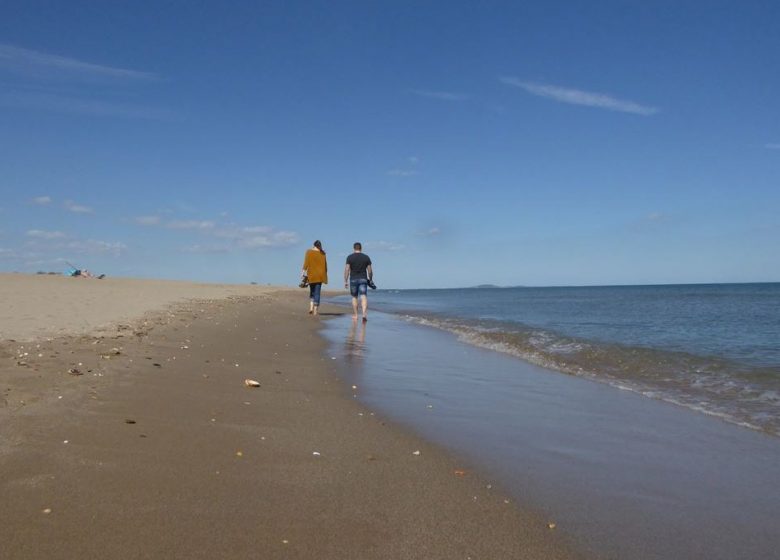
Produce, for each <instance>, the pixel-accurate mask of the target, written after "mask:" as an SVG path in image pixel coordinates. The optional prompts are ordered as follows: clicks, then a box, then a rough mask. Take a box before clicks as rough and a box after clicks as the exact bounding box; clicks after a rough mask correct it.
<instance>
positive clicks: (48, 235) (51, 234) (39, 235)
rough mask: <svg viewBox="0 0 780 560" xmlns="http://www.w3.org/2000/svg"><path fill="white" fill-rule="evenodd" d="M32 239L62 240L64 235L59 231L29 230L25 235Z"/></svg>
mask: <svg viewBox="0 0 780 560" xmlns="http://www.w3.org/2000/svg"><path fill="white" fill-rule="evenodd" d="M25 235H27V237H32V238H34V239H64V238H65V234H64V233H63V232H61V231H47V230H42V229H31V230H28V231H27V233H26V234H25Z"/></svg>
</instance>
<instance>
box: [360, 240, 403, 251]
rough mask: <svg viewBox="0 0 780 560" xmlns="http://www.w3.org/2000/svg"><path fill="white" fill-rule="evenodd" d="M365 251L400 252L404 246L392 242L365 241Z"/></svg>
mask: <svg viewBox="0 0 780 560" xmlns="http://www.w3.org/2000/svg"><path fill="white" fill-rule="evenodd" d="M364 245H365V246H366V250H367V251H402V250H403V249H405V248H406V246H405V245H402V244H400V243H394V242H392V241H367V242H366V243H364Z"/></svg>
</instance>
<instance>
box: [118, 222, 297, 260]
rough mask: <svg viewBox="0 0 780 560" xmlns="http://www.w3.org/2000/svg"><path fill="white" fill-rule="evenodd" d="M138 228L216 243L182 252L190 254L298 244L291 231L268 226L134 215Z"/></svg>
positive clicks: (201, 245) (201, 244) (197, 245)
mask: <svg viewBox="0 0 780 560" xmlns="http://www.w3.org/2000/svg"><path fill="white" fill-rule="evenodd" d="M133 222H135V223H136V224H137V225H140V226H147V227H162V228H165V229H170V230H177V231H182V232H187V231H190V232H196V233H198V234H200V235H203V236H206V237H212V238H214V239H217V240H218V241H216V242H214V243H199V244H194V245H191V246H189V247H187V248H185V249H184V250H185V251H187V252H190V253H227V252H231V251H236V250H239V249H245V250H253V249H266V248H274V247H288V246H291V245H296V244H297V243H298V242H299V237H298V234H297V233H295V232H294V231H287V230H277V229H276V228H273V227H271V226H240V225H237V224H218V223H217V222H214V221H212V220H169V221H163V220H162V218H160V217H159V216H156V215H151V216H137V217H135V218H134V219H133Z"/></svg>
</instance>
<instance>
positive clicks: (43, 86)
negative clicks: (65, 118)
mask: <svg viewBox="0 0 780 560" xmlns="http://www.w3.org/2000/svg"><path fill="white" fill-rule="evenodd" d="M0 78H4V81H7V82H8V83H7V84H6V86H5V87H4V88H3V91H2V92H0V106H2V107H9V108H13V109H26V110H32V111H47V112H58V113H73V114H83V115H90V116H97V117H120V118H129V119H153V120H171V119H172V113H171V112H170V111H168V110H166V109H163V108H159V107H149V106H145V105H142V104H135V103H128V102H126V101H124V100H123V98H124V97H125V96H126V94H127V92H128V88H131V87H133V86H137V85H141V84H148V83H152V82H157V81H159V80H160V78H159V77H158V76H157V75H156V74H154V73H152V72H143V71H140V70H131V69H128V68H121V67H116V66H107V65H103V64H96V63H93V62H87V61H84V60H79V59H76V58H70V57H66V56H60V55H56V54H51V53H44V52H40V51H35V50H31V49H25V48H22V47H16V46H13V45H7V44H0ZM63 84H65V85H67V86H68V87H67V89H68V91H69V93H67V94H64V93H63V91H62V90H63V87H62V86H63ZM98 86H100V87H98ZM133 93H135V94H137V93H138V92H137V91H133Z"/></svg>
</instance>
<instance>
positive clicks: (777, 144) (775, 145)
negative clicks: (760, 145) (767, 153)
mask: <svg viewBox="0 0 780 560" xmlns="http://www.w3.org/2000/svg"><path fill="white" fill-rule="evenodd" d="M764 147H765V148H766V149H767V150H780V142H770V143H769V144H764Z"/></svg>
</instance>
